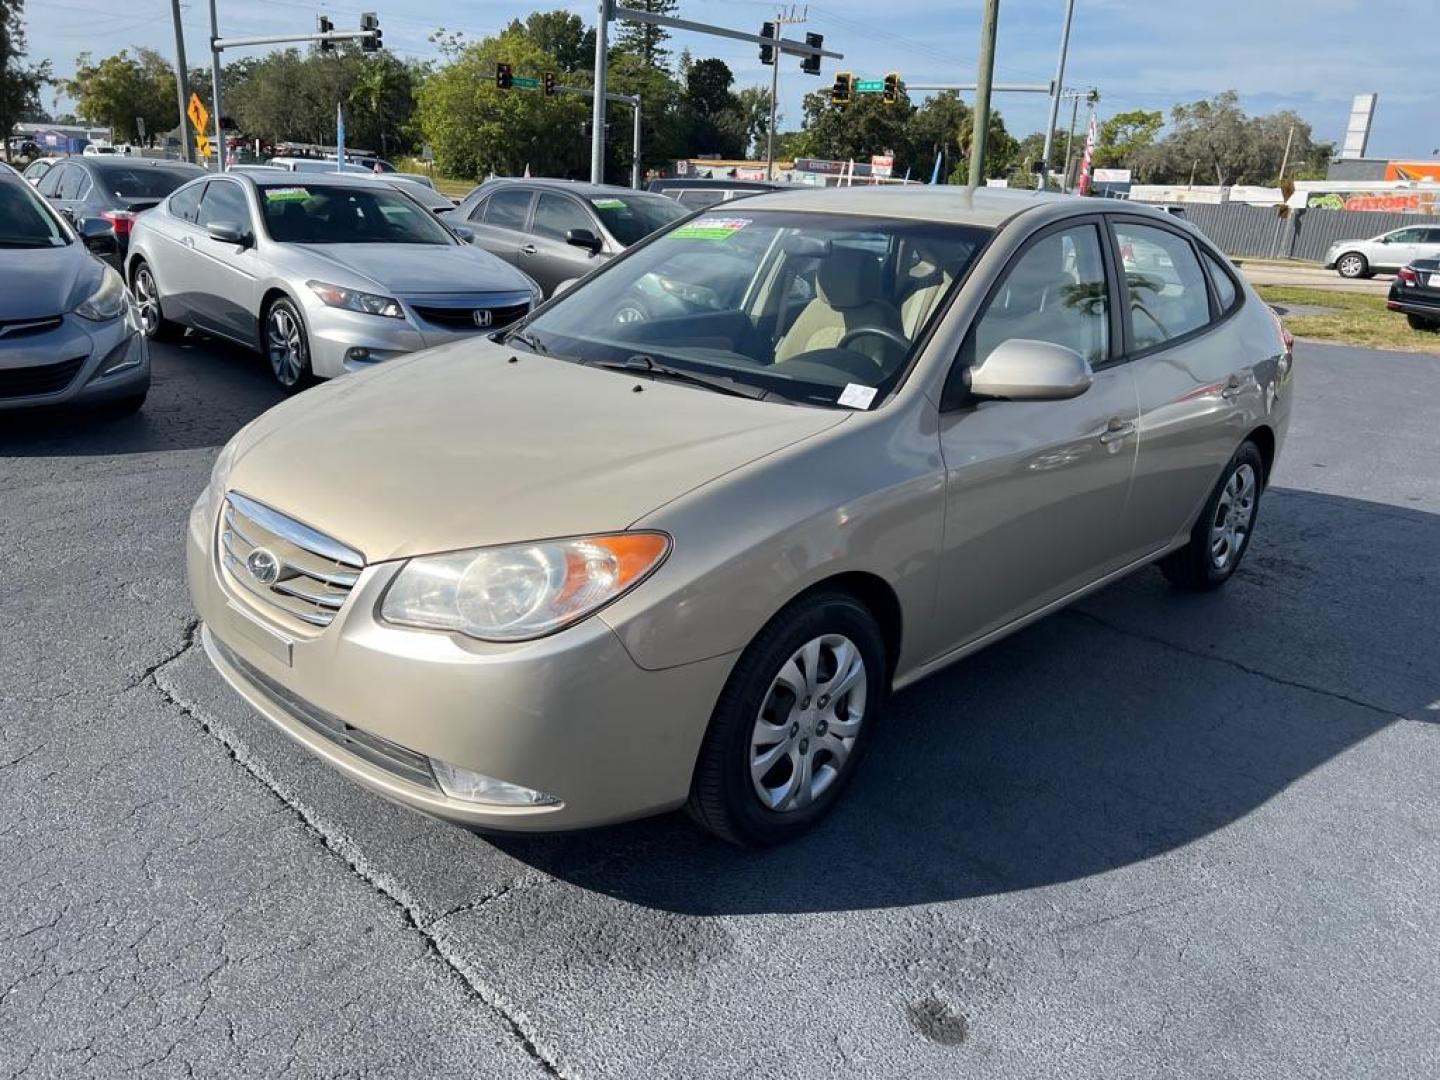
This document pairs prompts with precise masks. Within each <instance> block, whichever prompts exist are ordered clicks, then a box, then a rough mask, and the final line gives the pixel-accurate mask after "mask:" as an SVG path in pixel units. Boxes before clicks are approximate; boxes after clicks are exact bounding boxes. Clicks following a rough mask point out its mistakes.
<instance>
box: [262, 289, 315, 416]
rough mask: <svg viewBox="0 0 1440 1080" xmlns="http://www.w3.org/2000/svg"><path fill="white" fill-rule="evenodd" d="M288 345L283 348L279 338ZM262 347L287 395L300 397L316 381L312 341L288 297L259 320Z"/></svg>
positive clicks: (277, 303)
mask: <svg viewBox="0 0 1440 1080" xmlns="http://www.w3.org/2000/svg"><path fill="white" fill-rule="evenodd" d="M282 337H283V338H284V339H285V341H286V342H288V345H287V346H286V347H285V348H283V349H282V348H281V347H280V345H279V342H280V339H281V338H282ZM260 348H261V351H262V352H263V353H264V354H265V360H266V362H267V363H268V364H269V365H270V374H272V375H274V376H275V381H276V382H277V383H279V384H280V389H281V390H284V391H285V393H287V394H298V393H299V392H300V391H301V390H304V389H305V388H306V387H307V386H310V385H311V384H312V383H314V381H315V373H314V371H313V370H312V369H311V367H310V338H309V337H308V336H307V335H306V332H305V320H304V319H303V318H302V317H301V315H300V309H299V308H297V307H296V306H295V303H294V301H292V300H291V299H290V298H289V297H286V296H282V297H279V298H278V299H276V300H272V301H271V302H270V305H269V306H268V307H267V308H266V309H265V314H264V316H263V317H262V318H261V320H260Z"/></svg>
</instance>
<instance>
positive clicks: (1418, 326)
mask: <svg viewBox="0 0 1440 1080" xmlns="http://www.w3.org/2000/svg"><path fill="white" fill-rule="evenodd" d="M1405 321H1406V322H1408V323H1409V324H1410V329H1411V330H1440V322H1436V321H1435V320H1434V319H1427V318H1426V317H1425V316H1424V315H1406V316H1405Z"/></svg>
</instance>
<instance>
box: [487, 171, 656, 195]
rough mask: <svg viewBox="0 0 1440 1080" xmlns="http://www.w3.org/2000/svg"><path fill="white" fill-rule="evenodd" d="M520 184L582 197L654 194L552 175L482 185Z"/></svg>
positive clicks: (494, 180) (496, 179) (502, 178)
mask: <svg viewBox="0 0 1440 1080" xmlns="http://www.w3.org/2000/svg"><path fill="white" fill-rule="evenodd" d="M520 185H525V186H527V187H536V188H547V189H550V190H553V191H568V192H570V193H571V194H572V195H579V196H580V197H581V198H582V199H588V198H591V197H593V196H601V197H603V196H606V195H617V194H620V193H622V192H623V193H624V194H626V195H637V194H639V195H650V194H654V193H653V192H647V191H640V192H637V191H636V190H635V189H634V188H628V187H621V186H620V185H619V184H592V183H590V182H588V181H585V180H558V179H556V178H555V177H551V176H532V177H525V176H496V177H493V178H492V179H490V180H486V181H485V182H484V183H483V184H481V185H480V187H483V188H485V189H487V190H489V191H493V190H495V189H497V188H500V187H518V186H520ZM472 194H473V192H472Z"/></svg>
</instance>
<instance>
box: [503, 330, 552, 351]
mask: <svg viewBox="0 0 1440 1080" xmlns="http://www.w3.org/2000/svg"><path fill="white" fill-rule="evenodd" d="M504 340H505V344H507V345H508V344H510V342H512V341H518V342H519V343H520V344H521V345H524V346H525V347H526V348H527V349H529V350H530V351H531V352H533V353H539V354H540V355H541V356H549V355H550V349H549V347H547V346H546V344H545V343H544V342H543V341H541V340H540V339H539V338H537V337H536V336H535V335H534V334H532V333H530V332H529V331H528V330H511V331H510V333H508V334H506V335H505V339H504Z"/></svg>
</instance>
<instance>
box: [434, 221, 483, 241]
mask: <svg viewBox="0 0 1440 1080" xmlns="http://www.w3.org/2000/svg"><path fill="white" fill-rule="evenodd" d="M441 221H444V218H441ZM450 231H451V232H452V233H454V234H455V238H456V239H457V240H459V241H461V242H462V243H466V244H469V243H472V242H474V240H475V230H474V229H467V228H466V227H465V226H464V225H451V226H450Z"/></svg>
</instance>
